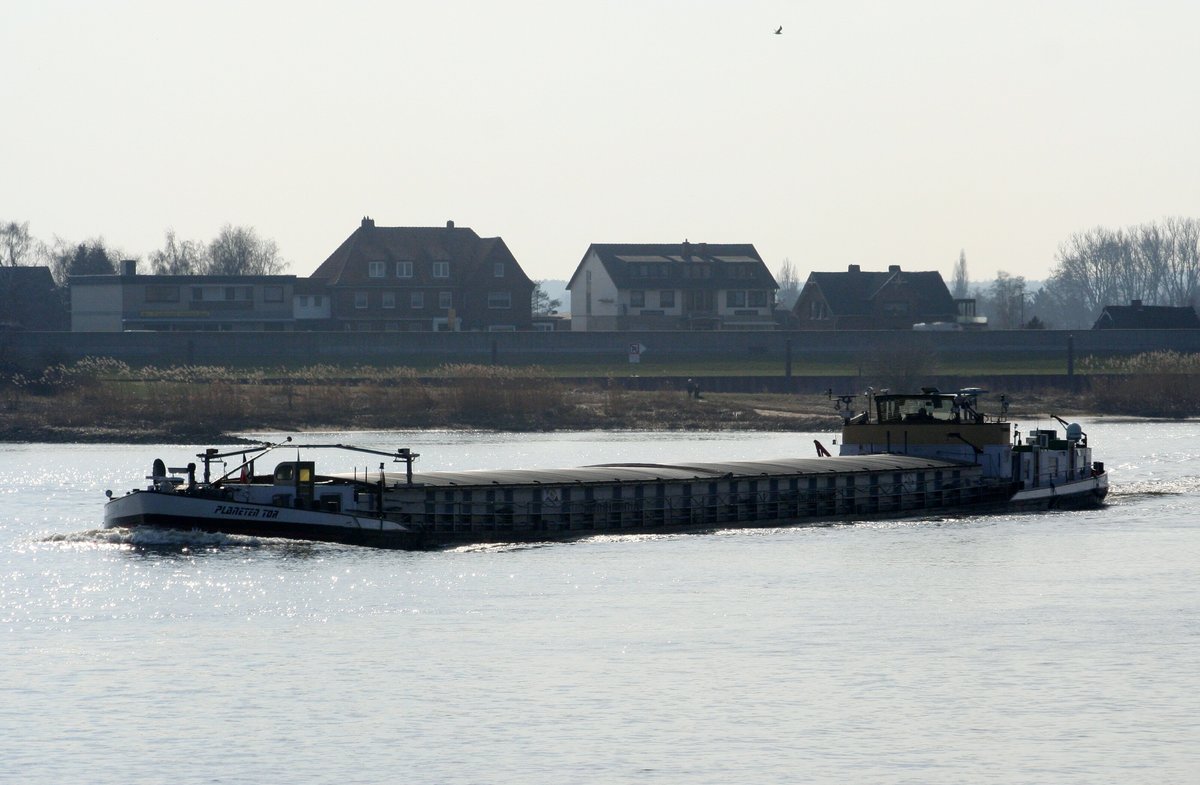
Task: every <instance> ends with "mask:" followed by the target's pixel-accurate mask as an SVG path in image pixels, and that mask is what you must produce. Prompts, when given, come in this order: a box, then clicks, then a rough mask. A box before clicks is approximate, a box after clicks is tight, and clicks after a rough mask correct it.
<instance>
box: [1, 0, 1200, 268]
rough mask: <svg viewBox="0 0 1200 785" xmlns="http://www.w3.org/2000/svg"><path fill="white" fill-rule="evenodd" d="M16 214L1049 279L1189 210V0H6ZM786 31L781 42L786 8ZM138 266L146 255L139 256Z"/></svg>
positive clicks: (10, 164) (154, 236)
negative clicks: (1097, 237) (716, 254)
mask: <svg viewBox="0 0 1200 785" xmlns="http://www.w3.org/2000/svg"><path fill="white" fill-rule="evenodd" d="M0 18H2V19H3V24H2V25H0V74H2V75H3V76H0V106H2V107H4V109H3V117H2V120H0V220H5V221H8V220H16V221H20V222H24V221H28V222H29V223H30V231H31V232H32V233H33V234H34V236H36V237H38V238H40V239H43V240H50V239H52V237H53V236H54V235H58V236H59V237H61V238H63V239H65V240H69V241H73V242H78V241H81V240H84V239H88V238H92V237H96V236H102V237H103V238H104V240H105V241H106V243H107V244H108V245H109V246H110V247H114V248H118V249H120V250H122V251H123V252H124V253H125V254H126V255H128V256H141V257H143V258H145V257H146V256H147V255H148V254H149V253H150V252H152V251H153V250H155V249H156V248H159V247H161V245H162V243H163V234H164V232H165V230H167V229H168V228H173V229H174V230H175V232H176V234H177V235H178V236H179V238H180V239H196V240H204V241H207V240H209V239H211V238H212V237H213V236H214V235H215V234H216V233H217V231H218V230H219V229H220V227H221V226H222V225H223V224H226V223H230V224H234V225H248V226H252V227H254V228H255V229H256V230H257V231H258V232H259V233H260V234H261V235H262V236H264V237H267V238H270V239H273V240H275V241H276V242H277V243H278V245H279V248H280V251H281V254H282V256H283V257H284V258H285V259H287V260H288V262H289V263H290V267H289V271H290V272H293V273H296V274H300V275H307V274H308V273H310V272H312V270H313V269H314V268H315V267H316V266H317V265H318V264H320V262H321V261H323V260H324V259H325V257H326V256H328V255H329V254H330V253H331V252H332V251H333V250H334V248H336V247H337V245H338V244H339V243H340V242H341V241H342V240H343V239H345V237H346V236H347V235H348V234H350V232H352V231H353V230H354V229H355V228H356V227H357V226H358V224H359V220H360V219H361V217H362V216H364V215H369V216H371V217H373V218H374V219H375V221H376V223H377V224H378V225H380V226H435V225H442V224H444V223H445V221H446V220H447V219H453V220H454V221H455V222H456V223H457V224H458V225H459V226H468V227H471V228H473V229H475V230H476V231H477V232H478V233H479V234H480V235H483V236H497V235H498V236H501V237H503V238H504V240H505V242H506V243H507V244H508V246H509V248H511V249H512V251H513V253H514V254H515V255H516V257H517V260H518V261H519V262H520V263H521V265H522V266H523V267H524V268H525V270H526V271H527V272H528V273H529V275H530V276H531V277H533V278H536V279H544V278H567V277H569V276H570V274H571V272H573V270H574V268H575V266H576V265H577V264H578V262H579V260H580V258H581V257H582V255H583V253H584V251H585V250H586V248H587V246H588V244H589V243H593V242H681V241H683V240H684V239H685V238H687V239H689V240H691V241H692V242H712V243H717V242H726V243H743V242H749V243H754V244H755V246H757V248H758V250H759V252H760V253H761V254H762V256H763V258H764V259H765V260H766V261H767V264H768V265H769V266H770V267H771V269H772V270H778V267H779V265H780V263H781V262H782V261H783V260H784V259H785V258H788V259H790V260H791V261H792V263H793V264H794V265H795V267H796V268H797V271H798V272H799V274H800V275H801V277H804V276H806V275H807V274H808V273H809V272H811V271H814V270H839V269H844V267H845V265H846V264H850V263H858V264H862V265H863V266H864V269H885V268H886V265H888V264H900V265H902V266H904V268H905V269H910V270H916V269H926V270H928V269H936V270H940V271H941V272H942V273H943V274H945V275H947V276H949V275H950V272H951V270H952V267H953V264H954V262H955V260H956V259H957V258H958V253H959V250H960V249H963V250H965V251H966V254H967V261H968V268H969V271H970V274H971V278H972V281H973V282H975V283H979V282H984V281H987V280H990V279H991V278H992V277H994V276H995V273H996V272H997V271H998V270H1005V271H1007V272H1009V273H1010V274H1013V275H1024V276H1026V277H1027V278H1032V279H1040V278H1044V277H1045V276H1046V274H1047V271H1048V270H1049V269H1050V268H1051V267H1052V265H1053V263H1054V256H1055V252H1056V250H1057V248H1058V245H1059V243H1060V242H1062V241H1063V240H1064V239H1065V238H1066V237H1067V236H1068V235H1070V234H1071V233H1072V232H1076V231H1080V230H1083V229H1087V228H1090V227H1094V226H1098V225H1103V226H1111V227H1120V226H1128V225H1131V224H1137V223H1142V222H1147V221H1154V220H1159V219H1161V218H1163V217H1165V216H1169V215H1184V216H1189V217H1200V100H1198V99H1197V95H1198V94H1200V88H1198V86H1197V83H1196V82H1197V78H1198V76H1200V46H1198V45H1197V40H1200V39H1198V36H1200V3H1195V2H1185V1H1183V0H1180V1H1178V2H1166V1H1160V2H1153V1H1151V2H1145V1H1142V2H1132V1H1130V2H1127V1H1125V0H1115V1H1109V2H1105V0H1086V1H1083V0H1080V1H1078V2H1076V1H1075V0H1040V1H1039V2H1026V1H1024V0H1009V2H1003V3H999V2H995V0H991V1H990V2H973V1H972V0H944V1H943V0H936V1H934V0H930V1H928V2H903V3H902V2H894V1H889V2H865V1H857V2H856V1H855V0H843V1H841V2H821V3H818V2H783V1H781V0H763V1H755V0H741V1H735V0H726V1H724V2H715V1H712V2H707V1H704V0H693V1H692V2H683V1H678V2H667V1H666V0H637V1H636V2H633V1H630V2H593V1H591V0H582V1H578V2H572V1H571V0H566V1H564V0H558V1H557V2H538V1H535V0H509V1H508V2H454V1H453V0H449V1H447V0H441V1H440V2H433V0H421V1H420V2H410V1H408V0H392V1H391V2H378V3H375V2H354V1H353V0H350V1H347V0H341V1H340V2H338V3H312V2H303V1H295V0H293V1H292V2H288V3H262V2H247V1H246V0H237V2H224V1H223V0H204V2H178V1H176V0H172V1H171V2H162V0H154V1H153V2H140V1H134V0H129V1H126V2H115V1H114V2H62V1H61V0H38V1H37V2H16V1H15V0H3V14H2V17H0ZM780 25H782V26H783V33H782V35H775V34H774V31H775V29H776V28H777V27H779V26H780ZM143 269H145V268H143Z"/></svg>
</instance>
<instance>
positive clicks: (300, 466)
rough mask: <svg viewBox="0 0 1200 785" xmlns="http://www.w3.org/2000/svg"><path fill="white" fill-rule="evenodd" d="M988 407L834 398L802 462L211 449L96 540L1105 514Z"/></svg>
mask: <svg viewBox="0 0 1200 785" xmlns="http://www.w3.org/2000/svg"><path fill="white" fill-rule="evenodd" d="M982 392H983V391H982V390H978V389H967V390H960V391H958V392H954V393H942V392H939V391H938V390H935V389H930V388H926V389H923V390H922V391H921V392H920V393H915V394H890V393H887V392H881V393H879V394H875V393H868V394H866V396H865V397H866V399H867V401H868V404H867V406H866V407H865V408H864V409H863V410H862V411H855V410H854V408H853V401H854V399H855V398H856V397H857V396H838V401H839V404H838V408H839V411H840V412H841V413H842V415H843V427H842V432H841V438H840V444H839V445H838V447H839V450H838V451H839V454H838V455H836V456H835V455H832V454H831V453H830V451H829V450H828V449H826V448H825V447H824V445H823V444H821V443H820V441H817V442H816V444H815V447H816V451H817V457H810V458H803V457H785V458H778V459H773V460H756V461H716V462H692V461H688V462H680V463H668V464H657V463H610V464H599V465H592V466H582V467H577V468H568V469H496V470H474V471H431V472H414V470H413V465H414V462H415V461H416V459H417V458H418V457H419V456H418V455H417V453H414V452H412V451H411V450H409V449H406V448H402V449H397V450H395V451H394V452H388V451H383V450H374V449H368V448H362V447H356V446H353V445H344V444H310V445H297V444H293V443H292V441H291V439H290V438H289V439H287V440H285V441H284V442H281V443H278V444H262V445H257V446H255V447H250V448H245V449H238V450H231V451H224V452H222V451H220V450H218V449H215V448H210V449H207V450H205V451H204V452H202V453H199V454H198V455H197V458H199V459H200V465H199V466H198V465H197V463H195V462H192V463H188V464H187V465H186V466H183V467H176V468H170V467H168V466H167V465H166V464H165V463H164V462H163V461H162V460H161V459H156V460H155V461H154V463H153V466H152V469H151V473H150V475H149V476H148V477H147V478H146V479H147V480H149V481H150V482H149V485H148V486H147V487H145V488H140V489H136V490H132V491H129V492H128V493H125V494H123V495H120V496H117V495H114V494H113V493H112V491H108V492H106V493H107V496H108V502H107V503H106V504H105V507H104V524H105V526H106V527H135V526H152V527H160V528H169V529H183V530H192V529H197V530H201V531H205V532H219V533H226V534H237V535H250V536H255V537H283V538H291V539H302V540H316V541H326V542H338V543H346V544H352V545H365V546H374V547H380V548H402V549H412V550H416V549H428V548H442V547H447V546H455V545H463V544H471V543H508V542H539V541H558V540H572V539H579V538H583V537H589V536H594V535H599V534H642V533H671V532H705V531H715V530H721V529H733V528H751V527H758V528H762V527H778V526H796V525H817V524H827V523H830V522H838V521H853V520H860V519H863V520H865V519H877V518H892V517H894V518H903V517H909V518H911V517H923V516H931V515H946V514H956V513H965V514H973V513H986V512H1009V511H1025V510H1045V509H1052V508H1082V507H1094V506H1099V505H1101V504H1103V502H1104V498H1105V495H1106V493H1107V491H1108V475H1107V472H1106V471H1105V469H1104V464H1103V463H1101V462H1098V461H1093V460H1092V450H1091V447H1089V446H1088V441H1087V435H1086V434H1085V433H1084V432H1083V429H1082V427H1081V426H1080V425H1078V424H1076V423H1067V422H1065V421H1063V420H1059V423H1060V424H1061V425H1062V426H1063V432H1062V433H1061V434H1060V433H1059V432H1058V430H1057V429H1040V428H1039V429H1034V430H1031V431H1029V432H1028V433H1026V434H1025V435H1024V436H1023V437H1022V435H1021V434H1020V432H1019V431H1018V430H1017V429H1016V427H1015V425H1014V424H1013V423H1011V422H1009V421H1008V418H1007V412H1006V409H1007V406H1006V405H1005V406H1004V407H1003V409H1004V410H1002V411H1001V412H1000V413H999V414H996V415H985V414H983V413H981V412H980V411H979V408H978V399H979V396H980V394H981V393H982ZM1055 419H1058V418H1055ZM284 446H287V447H288V448H289V452H290V449H291V448H296V450H297V452H296V458H295V459H294V460H283V461H277V462H275V463H274V465H273V468H272V470H271V472H270V473H261V474H260V473H257V472H256V466H258V465H259V464H260V463H261V462H262V461H264V459H266V457H267V456H268V455H269V454H270V453H271V452H273V451H275V450H278V449H279V448H281V447H284ZM328 449H338V450H351V451H357V452H361V453H367V454H371V455H374V456H377V457H380V458H387V459H390V462H391V463H392V465H393V466H395V465H396V464H402V466H395V468H394V469H392V470H389V469H388V465H387V463H385V462H382V461H381V462H380V464H379V470H378V471H373V470H372V471H362V470H358V471H354V472H343V473H324V472H318V470H317V465H316V462H315V461H313V460H308V459H305V458H304V457H303V456H304V452H305V451H310V452H311V451H317V450H328ZM231 464H232V468H228V470H227V471H224V472H223V473H222V474H221V475H220V476H217V477H214V476H213V475H214V474H215V470H217V469H224V468H227V467H229V466H230V465H231ZM197 472H200V473H201V474H200V476H197Z"/></svg>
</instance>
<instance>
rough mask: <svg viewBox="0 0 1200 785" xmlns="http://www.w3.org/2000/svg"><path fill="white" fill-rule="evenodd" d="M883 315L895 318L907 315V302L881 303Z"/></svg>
mask: <svg viewBox="0 0 1200 785" xmlns="http://www.w3.org/2000/svg"><path fill="white" fill-rule="evenodd" d="M883 315H884V316H888V317H892V318H896V317H900V316H907V315H908V303H906V302H903V301H893V302H890V303H884V304H883Z"/></svg>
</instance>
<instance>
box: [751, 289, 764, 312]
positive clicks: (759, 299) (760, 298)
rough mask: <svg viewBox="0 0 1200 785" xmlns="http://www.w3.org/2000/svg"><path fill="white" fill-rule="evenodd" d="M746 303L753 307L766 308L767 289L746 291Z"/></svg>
mask: <svg viewBox="0 0 1200 785" xmlns="http://www.w3.org/2000/svg"><path fill="white" fill-rule="evenodd" d="M746 305H748V306H750V307H751V308H766V307H767V293H766V291H765V290H763V289H754V290H753V291H749V292H746Z"/></svg>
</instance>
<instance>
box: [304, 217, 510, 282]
mask: <svg viewBox="0 0 1200 785" xmlns="http://www.w3.org/2000/svg"><path fill="white" fill-rule="evenodd" d="M376 261H383V262H387V263H389V265H391V264H392V263H394V262H415V263H417V264H414V265H413V279H412V280H413V281H414V282H416V283H429V282H432V281H433V280H434V279H432V278H431V277H430V267H431V263H432V262H454V263H455V265H458V266H461V267H460V268H459V269H452V271H451V280H454V281H463V280H466V279H468V278H470V277H472V276H473V275H474V274H475V272H476V271H477V270H478V269H479V268H480V267H481V266H482V265H484V264H487V263H490V262H492V261H497V262H498V261H507V262H511V263H512V272H511V275H512V276H513V277H516V279H517V280H524V281H525V282H527V283H529V285H531V286H532V285H533V282H532V281H531V280H530V279H529V277H528V276H527V275H526V274H525V271H524V270H522V269H521V266H520V264H518V263H517V260H516V258H515V257H513V255H512V252H511V251H509V249H508V246H507V245H505V244H504V240H502V239H500V238H499V237H480V236H479V235H478V234H476V233H475V232H474V230H472V229H468V228H465V227H456V226H454V222H453V221H451V222H448V223H447V225H446V226H434V227H427V226H376V225H375V222H374V221H373V220H371V219H369V218H364V219H363V222H362V225H360V226H359V227H358V229H356V230H355V231H354V233H353V234H351V235H350V236H349V237H347V238H346V240H345V241H344V242H343V243H342V244H341V245H339V246H338V247H337V250H335V251H334V252H333V253H332V254H330V255H329V258H328V259H326V260H325V261H324V262H322V263H321V265H320V266H319V267H318V268H317V269H316V270H314V271H313V274H312V276H311V277H312V278H321V279H324V280H325V281H326V282H327V283H328V284H329V285H330V286H346V285H358V284H362V283H366V282H368V281H369V280H371V279H369V278H368V276H367V262H376ZM421 263H424V264H421ZM487 274H488V275H491V272H490V270H488V271H487ZM387 276H388V278H392V276H393V273H392V271H391V270H390V269H389V271H388V274H387ZM517 276H519V277H517Z"/></svg>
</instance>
